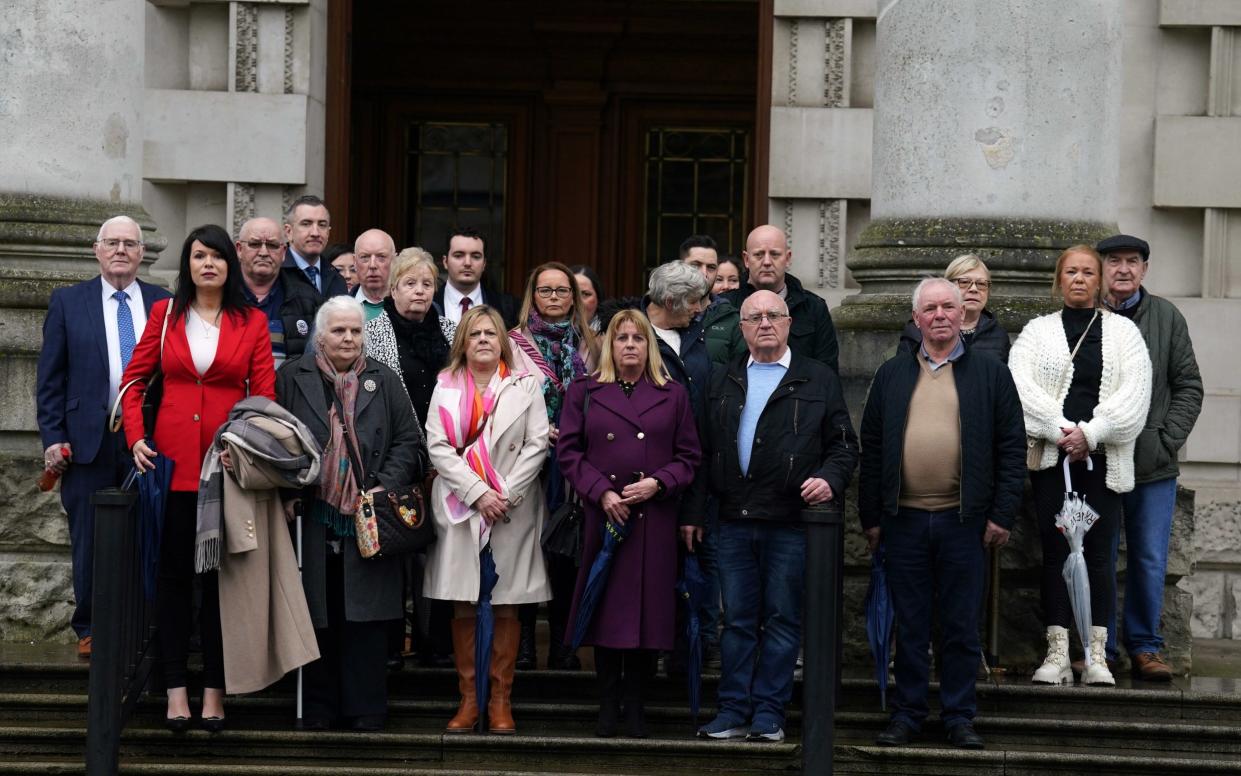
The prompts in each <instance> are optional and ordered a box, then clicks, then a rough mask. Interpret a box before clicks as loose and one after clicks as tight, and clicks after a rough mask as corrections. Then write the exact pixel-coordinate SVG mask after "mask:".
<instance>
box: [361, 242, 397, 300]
mask: <svg viewBox="0 0 1241 776" xmlns="http://www.w3.org/2000/svg"><path fill="white" fill-rule="evenodd" d="M394 258H396V243H395V242H393V240H392V237H391V235H389V234H388V233H387V232H385V231H383V230H381V229H368V230H366V231H365V232H363V233H362V234H360V235H358V239H357V240H355V241H354V243H353V260H354V263H355V265H356V266H357V273H358V290H357V291H356V292H354V298H355V299H357V300H358V301H359V302H361V303H362V309H364V310H366V320H368V321H369V320H373V319H375V318H378V317H379V314H380V313H382V312H383V311H384V297H385V296H387V295H388V275H389V273H390V272H391V271H392V260H393V259H394Z"/></svg>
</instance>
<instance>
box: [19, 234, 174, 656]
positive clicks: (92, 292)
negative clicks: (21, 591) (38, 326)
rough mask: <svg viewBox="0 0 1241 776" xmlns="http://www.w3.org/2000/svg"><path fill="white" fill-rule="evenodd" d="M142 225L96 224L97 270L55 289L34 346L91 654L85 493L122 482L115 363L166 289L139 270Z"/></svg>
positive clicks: (48, 455)
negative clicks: (114, 419) (38, 345)
mask: <svg viewBox="0 0 1241 776" xmlns="http://www.w3.org/2000/svg"><path fill="white" fill-rule="evenodd" d="M142 253H143V244H142V228H141V227H139V226H138V223H137V222H136V221H134V220H133V219H132V218H129V217H128V216H116V217H114V218H110V219H108V220H107V221H105V222H104V223H103V226H101V227H100V228H99V235H98V237H97V238H96V240H95V258H97V259H98V260H99V273H100V276H99V277H97V278H93V279H91V280H88V281H86V282H84V283H78V284H77V285H74V286H69V287H68V288H59V289H57V290H55V291H53V292H52V297H51V299H50V300H49V302H48V306H47V318H45V319H44V321H43V350H42V351H40V353H39V367H38V378H37V380H38V382H37V402H38V407H37V414H38V421H39V434H40V436H41V437H42V438H43V447H44V453H43V464H44V466H45V467H46V468H47V469H51V470H55V471H58V472H61V473H62V477H61V482H60V501H61V503H62V504H63V505H64V507H65V511H66V512H67V513H68V514H69V539H70V542H71V545H72V548H73V596H74V599H75V600H76V602H77V605H76V608H75V609H74V612H73V621H72V622H73V630H74V631H75V632H76V633H77V635H78V655H79V656H81V657H90V643H91V637H90V632H91V571H92V566H93V555H94V534H95V519H94V518H95V515H94V509H93V508H92V507H91V504H90V497H91V494H92V493H94V492H95V491H96V490H99V489H100V488H106V487H110V486H115V485H119V484H120V482H121V478H122V477H123V476H124V472H125V471H126V469H127V468H128V466H129V463H130V459H129V456H128V455H127V451H126V450H125V442H124V435H123V434H120V433H113V432H112V431H110V430H109V429H108V428H107V425H108V412H109V410H110V409H111V407H112V403H113V402H114V401H115V399H116V395H117V393H118V391H119V390H120V380H121V373H122V372H123V371H124V369H125V367H126V365H128V363H129V357H130V356H131V355H132V354H133V350H134V346H135V345H136V344H137V343H138V340H139V339H141V337H142V332H143V329H144V328H145V326H146V323H147V316H148V314H149V313H150V311H151V305H152V304H154V303H155V302H156V301H158V300H160V299H163V298H165V297H167V296H169V293H168V292H167V291H165V290H164V289H162V288H160V287H158V286H153V285H151V284H150V283H144V282H142V281H140V280H138V279H137V278H138V267H139V266H140V265H141V264H142Z"/></svg>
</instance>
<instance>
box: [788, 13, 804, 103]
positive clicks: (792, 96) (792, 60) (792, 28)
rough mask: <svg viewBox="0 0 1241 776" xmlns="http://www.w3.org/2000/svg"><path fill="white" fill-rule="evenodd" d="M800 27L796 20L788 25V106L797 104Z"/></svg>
mask: <svg viewBox="0 0 1241 776" xmlns="http://www.w3.org/2000/svg"><path fill="white" fill-rule="evenodd" d="M800 26H801V22H799V21H798V20H797V19H794V20H793V21H792V23H791V24H789V98H788V104H789V105H796V104H797V32H798V27H800Z"/></svg>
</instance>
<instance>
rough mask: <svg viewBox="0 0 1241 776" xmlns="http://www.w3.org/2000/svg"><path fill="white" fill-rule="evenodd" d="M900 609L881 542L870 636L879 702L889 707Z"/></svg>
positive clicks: (870, 592)
mask: <svg viewBox="0 0 1241 776" xmlns="http://www.w3.org/2000/svg"><path fill="white" fill-rule="evenodd" d="M895 620H896V612H895V611H894V610H893V609H892V595H891V593H889V592H888V577H887V574H886V573H885V572H884V570H883V545H882V544H881V545H879V547H878V549H876V550H875V554H874V555H873V556H872V557H871V561H870V588H869V589H867V591H866V636H867V638H868V639H869V640H870V653H871V654H872V655H874V656H875V678H876V679H878V680H879V704H880V708H882V709H883V710H884V711H887V710H888V659H889V649H890V648H891V644H892V624H893V622H894V621H895Z"/></svg>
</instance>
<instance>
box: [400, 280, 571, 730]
mask: <svg viewBox="0 0 1241 776" xmlns="http://www.w3.org/2000/svg"><path fill="white" fill-rule="evenodd" d="M475 310H477V312H475ZM480 330H485V336H488V337H491V336H494V338H495V339H494V347H495V348H498V349H499V351H500V359H501V360H502V361H503V365H504V369H505V370H507V371H508V374H507V376H504V375H503V372H499V373H497V375H496V378H497V380H498V382H495V383H492V386H493V387H492V388H489V389H488V390H490V391H494V394H493V395H494V405H493V409H492V411H491V414H490V416H489V417H488V418H487V420H486V422H485V424H484V425H483V428H482V432H481V434H480V436H481V437H482V439H483V441H485V443H486V448H487V451H488V453H489V455H490V459H491V464H492V467H493V468H494V470H495V471H496V472H497V473H498V474H499V476H500V477H501V478H502V479H503V483H504V488H503V491H502V492H501V494H500V495H501V496H502V497H503V498H504V499H505V501H506V504H507V508H506V511H505V514H504V518H503V519H502V520H496V521H495V522H494V523H493V524H492V525H491V529H490V535H489V538H488V539H487V541H488V542H489V543H490V547H491V554H492V557H493V559H494V561H495V568H496V574H497V576H498V577H499V581H498V582H497V583H496V586H495V588H494V590H492V593H491V603H492V606H493V607H497V610H496V620H495V641H494V646H493V654H492V659H491V680H492V695H491V702H490V704H489V706H488V715H489V721H490V728H491V731H492V732H496V733H511V732H514V727H513V723H512V713H511V710H510V707H509V702H508V693H509V691H510V690H511V687H512V675H513V669H514V666H515V662H516V657H517V640H518V635H519V630H520V626H519V625H518V623H517V620H516V607H514V606H511V605H513V604H524V603H538V602H541V601H546V600H548V599H549V598H550V597H551V587H550V585H549V584H548V581H547V573H546V570H545V569H544V566H543V551H542V547H541V545H540V539H541V535H542V526H543V520H544V517H545V514H544V513H545V511H546V510H545V507H544V501H543V490H542V487H541V486H540V484H539V470H540V468H541V467H542V465H543V461H544V460H545V458H546V453H547V444H548V424H547V408H546V407H545V406H544V403H543V388H542V378H541V377H540V376H538V375H534V374H530V373H529V372H527V371H525V370H524V369H523V368H522V367H521V366H520V362H517V361H515V359H514V356H513V353H512V349H511V348H510V347H509V340H508V337H506V336H504V328H503V322H502V321H501V320H500V317H499V315H498V314H496V313H495V311H494V310H492V309H491V308H489V307H486V306H485V305H480V306H479V307H478V308H475V309H471V310H470V311H468V312H467V313H466V315H464V316H462V320H461V323H460V324H459V325H458V327H457V334H456V337H455V340H454V343H453V352H452V355H451V356H450V357H449V367H448V368H447V369H445V370H444V371H443V372H441V373H440V378H439V382H438V384H437V385H436V387H435V391H434V392H433V393H432V394H431V406H430V409H429V410H428V412H427V449H428V452H429V453H430V457H431V464H432V466H434V467H435V469H436V471H437V472H438V475H439V476H438V477H436V479H435V483H434V484H433V485H432V487H431V504H432V507H433V508H432V512H433V515H434V519H435V530H436V535H437V539H436V542H435V544H433V545H431V548H430V551H429V553H428V556H427V570H426V575H425V577H424V580H423V594H424V595H426V596H427V597H428V598H433V599H439V600H447V601H454V602H457V606H456V607H455V608H456V610H457V611H456V615H455V617H454V619H453V623H452V634H453V653H454V660H455V662H456V665H457V673H458V676H459V680H460V681H459V684H460V689H461V708H460V710H459V711H458V713H457V716H456V717H454V719H453V721H452V722H450V723H449V726H448V731H449V732H452V733H457V732H468V731H469V730H471V729H473V727H474V725H475V723H476V722H477V720H478V708H477V706H476V704H475V693H474V626H475V618H474V616H473V614H470V613H469V611H470V610H469V609H468V605H470V604H474V603H476V602H477V601H478V591H479V566H480V561H479V550H480V549H481V548H480V546H479V532H480V530H481V528H482V516H481V515H480V509H479V508H478V504H477V503H476V502H479V500H480V498H481V497H483V496H484V495H486V494H487V493H488V492H490V491H491V490H493V488H492V486H490V485H489V484H488V483H487V482H485V481H484V480H483V478H482V477H480V476H479V475H478V474H477V473H476V472H475V471H474V469H472V468H471V467H470V466H469V464H467V463H466V461H465V459H464V458H463V457H462V455H461V454H460V453H459V452H458V449H457V447H455V446H454V444H453V442H452V441H451V440H450V437H449V433H448V431H446V429H445V424H444V416H445V415H450V416H451V410H453V409H455V408H458V407H460V406H461V405H460V398H461V391H462V388H461V387H460V380H457V379H454V375H461V374H463V373H464V372H465V371H467V370H469V368H470V367H471V366H473V363H472V362H470V363H467V352H468V348H467V346H466V343H467V342H468V341H469V340H470V339H471V335H474V336H478V334H479V332H480ZM515 364H516V365H515ZM452 497H455V498H456V499H457V500H459V502H460V504H462V505H469V506H470V509H469V511H468V513H466V516H465V517H464V518H463V519H462V520H461V522H456V523H454V522H453V521H452V520H450V519H449V515H448V514H447V511H448V510H447V509H446V508H445V506H444V505H445V504H446V503H447V502H448V500H449V499H450V498H452ZM463 604H464V605H465V606H463ZM499 607H503V608H502V609H500V608H499Z"/></svg>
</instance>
